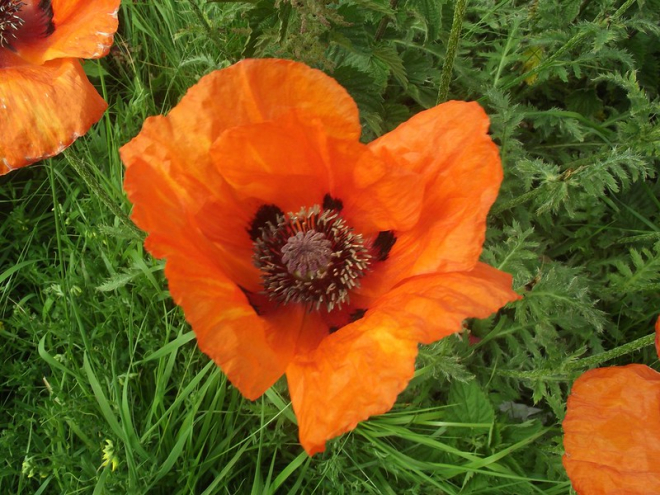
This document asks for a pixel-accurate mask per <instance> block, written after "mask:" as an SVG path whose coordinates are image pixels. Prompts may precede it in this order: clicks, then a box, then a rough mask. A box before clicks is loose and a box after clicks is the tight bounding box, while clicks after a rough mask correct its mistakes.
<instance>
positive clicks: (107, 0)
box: [12, 0, 121, 64]
mask: <svg viewBox="0 0 660 495" xmlns="http://www.w3.org/2000/svg"><path fill="white" fill-rule="evenodd" d="M120 2H121V0H94V1H89V0H51V1H50V2H48V3H50V7H51V9H52V13H53V18H52V26H53V29H52V32H50V33H49V34H47V35H43V34H41V35H39V36H27V37H25V39H21V38H20V37H19V39H18V40H17V42H16V43H13V44H12V46H13V48H14V49H15V50H16V51H17V53H18V54H19V55H20V56H21V57H22V58H24V59H25V60H28V61H29V62H30V63H33V64H42V63H44V62H46V61H48V60H53V59H58V58H100V57H103V56H104V55H106V54H107V53H108V51H109V50H110V47H111V46H112V41H113V37H114V34H115V31H117V26H118V20H117V11H118V10H119V4H120ZM28 7H29V8H35V9H36V8H37V7H36V0H34V1H33V2H31V5H29V6H28ZM39 8H41V7H39ZM39 15H43V14H42V13H41V12H39Z"/></svg>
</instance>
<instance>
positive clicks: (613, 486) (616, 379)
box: [563, 364, 660, 495]
mask: <svg viewBox="0 0 660 495" xmlns="http://www.w3.org/2000/svg"><path fill="white" fill-rule="evenodd" d="M563 427H564V449H565V451H566V454H565V455H564V457H563V463H564V467H565V468H566V472H567V473H568V477H569V478H570V479H571V482H572V483H573V488H574V489H575V491H576V492H577V493H578V494H580V495H592V494H593V495H608V494H612V495H613V494H618V495H650V494H652V493H660V462H658V459H660V373H658V372H657V371H654V370H652V369H651V368H649V367H648V366H644V365H641V364H631V365H628V366H621V367H616V366H615V367H610V368H598V369H594V370H591V371H587V372H586V373H584V374H583V375H582V376H580V378H578V379H577V380H576V381H575V383H574V384H573V388H572V390H571V395H570V397H569V398H568V405H567V413H566V418H565V419H564V423H563Z"/></svg>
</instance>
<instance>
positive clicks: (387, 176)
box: [211, 115, 422, 233]
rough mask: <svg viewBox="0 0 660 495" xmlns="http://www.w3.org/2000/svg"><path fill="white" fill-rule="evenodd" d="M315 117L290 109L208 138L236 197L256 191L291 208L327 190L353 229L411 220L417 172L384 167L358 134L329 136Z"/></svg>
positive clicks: (417, 201)
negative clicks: (272, 118)
mask: <svg viewBox="0 0 660 495" xmlns="http://www.w3.org/2000/svg"><path fill="white" fill-rule="evenodd" d="M315 124H316V125H315ZM318 124H319V123H318V122H316V123H314V122H312V123H308V124H303V123H302V122H300V121H299V120H298V118H297V117H296V116H295V115H289V116H283V117H282V118H280V119H279V120H278V122H277V123H270V122H268V123H262V124H252V125H246V126H241V127H237V128H234V129H230V130H228V131H226V132H225V133H223V134H222V136H221V137H220V138H219V139H218V140H217V141H216V142H215V143H214V144H213V146H212V148H211V155H212V158H213V159H214V160H215V162H216V164H217V167H218V170H219V172H220V173H221V174H222V175H223V177H224V178H225V179H226V180H227V182H228V183H229V184H231V186H232V187H233V188H234V189H235V194H236V196H237V197H239V198H259V199H260V202H261V203H262V204H275V205H277V206H278V207H279V208H280V209H282V210H283V211H294V212H295V211H298V210H299V209H300V207H301V206H312V205H314V204H321V203H322V201H323V198H324V196H325V195H326V194H330V195H331V196H332V197H336V198H337V199H339V200H340V201H341V203H342V210H341V213H342V216H343V217H344V218H345V219H346V220H347V221H348V222H349V224H350V225H351V226H352V227H353V228H355V229H356V230H357V231H358V232H376V233H377V232H378V231H381V230H390V229H398V228H409V227H411V226H412V225H414V223H415V222H416V220H417V218H418V216H419V212H420V209H421V198H420V196H419V195H418V194H415V193H416V192H417V191H418V190H419V188H420V187H421V186H422V178H421V176H420V175H419V174H416V173H412V172H407V171H399V170H397V169H394V168H392V167H390V166H388V164H386V163H385V162H383V161H381V160H380V159H378V158H377V157H375V156H374V155H373V154H372V153H371V152H370V151H369V149H368V148H367V147H366V146H364V145H363V144H360V143H359V142H357V141H355V140H346V139H334V138H332V137H329V136H328V135H327V134H326V130H325V128H324V127H322V126H320V125H318Z"/></svg>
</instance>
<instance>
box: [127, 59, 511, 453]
mask: <svg viewBox="0 0 660 495" xmlns="http://www.w3.org/2000/svg"><path fill="white" fill-rule="evenodd" d="M488 125H489V123H488V118H487V117H486V115H485V113H484V112H483V110H482V109H481V108H480V107H479V106H478V105H477V104H476V103H464V102H450V103H446V104H444V105H440V106H438V107H436V108H433V109H431V110H428V111H425V112H422V113H420V114H419V115H417V116H416V117H414V118H412V119H411V120H410V121H408V122H407V123H405V124H403V125H401V126H400V127H399V128H398V129H396V130H395V131H393V132H391V133H389V134H387V135H385V136H383V137H381V138H380V139H378V140H376V141H374V142H372V143H371V144H369V145H364V144H361V143H360V142H359V137H360V122H359V118H358V109H357V107H356V105H355V103H354V102H353V100H352V99H351V98H350V96H349V95H348V93H347V92H346V91H345V90H344V89H343V88H342V87H341V86H339V85H338V84H337V83H336V82H335V81H334V80H333V79H331V78H330V77H328V76H326V75H325V74H323V73H322V72H320V71H318V70H314V69H310V68H309V67H307V66H305V65H302V64H300V63H295V62H291V61H285V60H245V61H243V62H240V63H238V64H236V65H234V66H232V67H230V68H227V69H224V70H220V71H217V72H214V73H212V74H210V75H208V76H206V77H204V78H202V80H201V81H200V82H199V83H198V84H197V85H195V86H194V87H192V88H191V89H190V90H189V91H188V93H187V94H186V95H185V96H184V97H183V99H182V100H181V102H180V103H179V104H178V105H177V106H176V108H174V109H173V110H172V111H171V112H170V113H169V115H168V116H166V117H164V116H158V117H151V118H149V119H147V121H146V122H145V124H144V127H143V128H142V131H141V132H140V134H139V135H138V136H137V137H136V138H135V139H134V140H132V141H131V142H130V143H128V144H127V145H125V146H124V147H123V148H122V149H121V150H120V153H121V156H122V159H123V161H124V163H125V165H126V168H127V169H126V178H125V182H124V187H125V189H126V191H127V193H128V197H129V199H130V200H131V201H132V202H133V204H134V210H133V220H134V221H135V223H136V224H137V225H138V226H140V227H141V228H142V229H144V230H145V231H147V232H148V233H149V236H148V238H147V240H146V246H147V248H148V249H149V251H150V252H151V253H152V254H153V255H154V256H156V257H161V258H166V259H167V263H166V267H165V274H166V276H167V278H168V281H169V286H170V291H171V293H172V296H173V298H174V300H175V301H176V302H177V304H179V305H181V306H182V307H183V309H184V312H185V314H186V318H187V320H188V321H189V322H190V324H191V326H192V328H193V330H194V331H195V333H196V336H197V341H198V344H199V346H200V348H201V349H202V350H203V351H204V352H205V353H206V354H208V355H209V356H210V357H211V358H213V360H214V361H215V362H216V363H217V364H218V365H219V366H220V367H221V368H222V369H223V371H224V372H225V373H226V374H227V376H228V377H229V379H230V380H231V382H232V383H233V384H234V385H235V386H236V387H237V388H238V389H239V390H240V391H241V393H242V394H243V395H244V396H245V397H247V398H249V399H256V398H257V397H259V396H260V395H261V394H263V393H264V391H266V390H267V389H268V388H269V387H270V386H271V385H272V384H273V383H274V382H275V381H276V380H277V379H278V378H279V377H280V376H282V374H286V377H287V381H288V385H289V391H290V394H291V400H292V402H293V408H294V411H295V413H296V416H297V418H298V422H299V428H300V440H301V443H302V445H303V446H304V448H305V449H306V450H307V452H308V453H309V454H310V455H311V454H314V453H316V452H321V451H323V450H324V448H325V442H326V440H328V439H329V438H332V437H335V436H337V435H340V434H341V433H343V432H346V431H348V430H350V429H352V428H354V427H355V426H356V424H357V423H358V422H359V421H361V420H364V419H366V418H367V417H369V416H371V415H374V414H380V413H383V412H385V411H387V410H389V409H390V408H391V407H392V405H393V403H394V401H395V400H396V396H397V395H398V394H399V392H401V391H402V390H403V389H404V388H405V386H406V384H407V383H408V381H409V380H410V378H411V377H412V375H413V372H414V361H415V357H416V355H417V344H418V343H419V342H422V343H430V342H433V341H435V340H438V339H441V338H443V337H445V336H447V335H450V334H452V333H454V332H457V331H458V330H460V328H461V322H462V320H463V319H465V318H466V317H486V316H488V315H490V314H492V313H493V312H495V311H497V310H498V309H499V308H500V307H501V306H503V305H504V304H506V303H507V302H509V301H513V300H515V299H517V298H518V296H517V295H516V294H515V293H514V292H513V291H512V290H511V276H510V275H508V274H506V273H502V272H500V271H498V270H496V269H494V268H491V267H490V266H487V265H485V264H483V263H480V262H479V261H478V257H479V255H480V252H481V247H482V243H483V241H484V234H485V222H486V214H487V212H488V210H489V208H490V206H491V204H492V203H493V201H494V200H495V197H496V196H497V192H498V188H499V185H500V181H501V179H502V168H501V165H500V160H499V157H498V152H497V148H496V146H495V145H494V144H493V142H492V141H491V139H490V138H489V137H488V135H487V130H488Z"/></svg>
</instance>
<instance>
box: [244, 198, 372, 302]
mask: <svg viewBox="0 0 660 495" xmlns="http://www.w3.org/2000/svg"><path fill="white" fill-rule="evenodd" d="M324 206H326V205H324ZM328 206H329V205H328ZM255 225H259V227H258V228H257V227H255ZM257 230H258V232H257ZM249 232H250V234H251V236H252V238H253V241H254V257H253V261H254V264H255V266H257V268H259V269H260V270H261V279H262V284H263V287H264V293H265V294H266V295H267V296H268V297H269V298H270V299H271V300H273V301H275V302H277V303H280V304H288V303H304V304H306V305H308V307H309V309H317V310H318V309H320V308H321V307H325V308H326V309H327V310H328V311H332V310H333V309H335V308H340V307H341V306H342V305H343V304H348V302H349V292H350V291H351V290H352V289H355V288H356V287H358V286H359V284H360V282H359V280H360V278H362V277H363V276H364V275H365V274H366V272H367V270H368V269H369V265H370V264H371V261H372V255H371V254H370V251H369V249H368V248H367V247H366V246H365V244H364V240H363V238H362V235H360V234H355V233H354V232H353V229H351V228H350V227H349V226H348V225H347V224H346V222H345V221H344V219H343V218H342V217H341V216H340V214H339V211H338V208H337V207H331V208H327V209H322V208H321V207H320V206H319V205H314V206H312V207H311V208H301V209H300V211H298V212H297V213H291V212H289V213H286V214H284V213H283V212H281V210H279V209H278V208H277V207H275V206H272V205H270V206H265V207H262V208H261V209H260V210H259V212H257V217H256V219H255V223H254V225H253V227H252V229H251V230H250V231H249Z"/></svg>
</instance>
